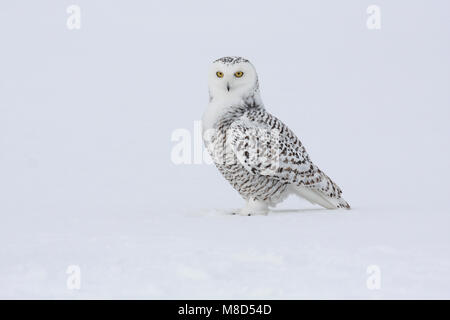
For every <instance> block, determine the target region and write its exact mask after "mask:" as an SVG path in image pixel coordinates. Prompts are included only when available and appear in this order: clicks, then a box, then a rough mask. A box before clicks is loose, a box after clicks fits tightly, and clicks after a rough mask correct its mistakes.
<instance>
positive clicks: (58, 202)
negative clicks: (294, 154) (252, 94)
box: [0, 0, 450, 299]
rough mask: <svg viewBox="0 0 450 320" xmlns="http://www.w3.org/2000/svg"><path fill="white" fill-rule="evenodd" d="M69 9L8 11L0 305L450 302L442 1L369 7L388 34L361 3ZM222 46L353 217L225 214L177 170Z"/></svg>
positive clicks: (216, 188)
mask: <svg viewBox="0 0 450 320" xmlns="http://www.w3.org/2000/svg"><path fill="white" fill-rule="evenodd" d="M70 4H72V2H70V3H69V2H64V1H63V2H61V3H56V2H54V1H39V2H37V1H4V2H2V3H1V4H0V39H2V44H1V50H0V219H1V221H0V243H1V246H0V298H12V299H16V298H32V299H37V298H48V299H53V298H63V299H82V298H126V299H128V298H139V299H145V298H148V299H165V298H170V299H175V298H186V299H188V298H189V299H197V298H262V299H266V298H275V299H278V298H287V299H299V298H301V299H303V298H305V299H309V298H320V299H327V298H358V299H361V298H368V299H381V298H386V299H392V298H407V299H413V298H427V299H428V298H439V299H442V298H447V299H448V298H450V232H449V226H450V197H449V184H448V181H450V168H449V163H450V150H449V141H450V126H449V125H448V123H449V119H450V91H449V88H450V58H449V57H450V42H449V41H448V39H449V38H450V20H449V19H448V12H450V4H449V3H447V2H444V1H437V0H436V1H406V0H403V1H395V2H392V1H382V0H380V1H377V5H379V6H380V8H381V19H382V20H381V21H382V22H381V29H380V30H369V29H367V27H366V19H367V17H368V15H367V13H366V9H367V7H368V6H369V5H370V4H372V3H369V2H367V3H366V2H364V1H356V0H354V1H345V2H336V1H331V0H330V1H320V2H317V1H312V0H311V1H303V2H298V1H281V2H278V3H277V6H274V5H273V2H269V1H267V2H266V1H246V2H242V1H237V0H230V1H228V2H227V5H224V3H223V2H219V1H217V2H216V1H206V0H205V1H189V2H185V1H164V2H162V1H161V2H145V3H144V2H140V1H123V2H120V3H119V2H111V1H106V0H98V1H82V0H80V1H77V4H78V5H79V6H80V8H81V18H82V24H81V29H80V30H68V29H67V28H66V19H67V17H68V14H67V13H66V8H67V6H69V5H70ZM24 6H25V9H24ZM405 8H406V9H407V10H406V9H405ZM218 12H220V14H218ZM262 22H264V23H262ZM226 55H239V56H243V57H246V58H248V59H249V60H250V61H251V62H252V63H253V64H254V65H255V67H256V69H257V70H258V74H259V77H260V85H261V93H262V98H263V101H264V103H265V105H266V107H267V109H268V111H269V112H271V113H273V114H274V115H276V116H277V117H279V118H280V119H281V120H283V121H284V122H285V123H286V124H287V125H288V126H289V127H290V128H291V129H292V130H293V131H294V132H295V133H296V134H297V136H298V137H299V138H300V140H301V141H302V142H303V144H304V145H305V147H306V149H307V151H308V153H309V154H310V156H311V159H312V160H313V161H314V163H316V164H317V165H318V166H319V167H320V168H322V169H323V170H324V171H325V172H326V173H327V174H329V175H330V176H331V177H332V178H333V180H335V181H336V183H338V184H339V185H340V186H341V187H342V189H343V192H344V193H343V195H344V197H345V199H346V200H347V201H348V202H349V203H350V204H351V205H352V210H350V211H348V212H347V211H327V210H323V209H320V208H319V207H316V206H313V205H311V204H309V203H307V202H305V201H302V200H301V199H298V198H295V197H293V196H291V197H290V198H288V199H287V200H286V202H284V203H282V204H281V205H280V206H278V207H277V208H276V209H275V210H274V211H272V212H270V214H269V215H268V216H255V217H242V216H233V215H230V214H229V213H230V212H232V211H233V210H234V209H236V208H240V207H241V206H242V205H243V201H242V199H240V197H239V195H238V194H237V193H236V192H235V191H234V190H233V189H232V188H231V186H229V185H228V183H227V182H226V181H225V180H224V179H223V178H222V177H221V176H220V175H219V174H218V172H217V170H216V169H215V168H214V167H213V166H212V165H207V164H204V163H202V164H194V163H193V164H181V165H176V164H174V163H173V162H172V160H171V152H172V149H173V147H174V146H175V145H176V144H177V143H178V142H176V141H171V136H172V133H173V132H174V130H176V129H186V130H188V131H189V132H190V133H191V134H192V137H191V139H192V141H191V142H192V144H193V147H192V155H191V157H190V159H192V161H193V162H194V156H195V155H196V154H197V153H196V150H198V147H199V146H201V141H199V139H198V137H196V136H195V135H194V121H196V120H199V119H200V117H201V115H202V113H203V111H204V109H205V108H206V105H207V103H208V92H207V85H206V81H207V70H208V66H209V63H210V62H212V61H213V60H214V59H216V58H219V57H222V56H226ZM197 160H198V159H197ZM71 265H76V266H79V267H80V270H81V287H80V289H79V290H77V289H75V290H70V289H68V287H67V285H66V283H67V280H68V279H69V278H70V275H68V274H66V270H67V268H68V267H69V266H71ZM373 265H375V266H377V267H378V268H379V270H380V271H381V277H380V284H381V287H380V288H379V289H376V290H371V289H369V288H368V287H367V281H368V279H371V276H373V275H371V274H368V273H367V270H368V268H369V267H370V266H373ZM369 270H370V268H369Z"/></svg>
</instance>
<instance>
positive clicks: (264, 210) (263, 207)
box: [233, 199, 269, 216]
mask: <svg viewBox="0 0 450 320" xmlns="http://www.w3.org/2000/svg"><path fill="white" fill-rule="evenodd" d="M268 213H269V204H268V203H267V202H265V201H261V200H253V199H249V200H247V202H246V204H245V207H244V208H242V209H240V210H237V211H236V212H233V214H234V215H240V216H259V215H263V216H266V215H267V214H268Z"/></svg>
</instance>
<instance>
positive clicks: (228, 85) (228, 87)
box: [227, 82, 230, 91]
mask: <svg viewBox="0 0 450 320" xmlns="http://www.w3.org/2000/svg"><path fill="white" fill-rule="evenodd" d="M227 91H230V84H229V83H228V82H227Z"/></svg>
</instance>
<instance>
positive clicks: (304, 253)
mask: <svg viewBox="0 0 450 320" xmlns="http://www.w3.org/2000/svg"><path fill="white" fill-rule="evenodd" d="M446 213H447V212H446ZM443 214H444V212H442V214H441V213H439V212H433V213H430V212H426V211H420V210H416V211H414V210H411V211H410V210H401V209H399V210H386V209H385V210H383V209H367V208H357V209H355V210H353V211H351V212H345V211H339V212H329V211H325V210H321V209H317V208H316V209H314V208H311V209H305V210H301V209H300V210H297V211H285V210H283V209H279V210H276V211H275V212H272V213H271V214H270V215H269V216H267V217H259V216H258V217H241V216H231V215H229V214H226V212H223V211H207V210H205V211H202V212H198V211H197V212H187V211H186V212H171V211H170V210H169V211H168V212H167V213H166V214H165V215H156V216H155V215H153V216H152V215H149V214H144V213H141V214H133V215H126V216H125V215H122V214H113V213H111V214H101V215H99V214H96V213H93V214H92V217H90V218H85V219H83V218H77V217H71V218H64V219H61V218H58V217H53V218H52V223H51V225H49V224H48V222H47V221H45V220H42V219H41V217H39V216H33V217H28V219H27V220H23V221H20V223H19V222H12V223H11V222H10V223H6V224H3V226H2V227H4V228H5V229H6V230H7V231H6V233H5V232H4V231H3V232H2V235H1V242H2V252H1V255H0V259H1V261H2V265H1V269H0V275H1V276H0V288H1V297H2V298H17V297H25V298H67V299H81V298H139V299H141V298H142V299H143V298H150V299H153V298H155V299H164V298H170V299H173V298H179V299H187V298H189V299H200V298H203V299H207V298H208V299H209V298H218V299H227V298H233V299H235V298H255V299H266V298H275V299H278V298H286V299H310V298H320V299H322V298H358V299H360V298H368V299H379V298H449V297H450V296H449V288H450V256H449V249H450V248H449V243H450V236H449V232H448V226H449V222H450V221H449V219H448V217H447V218H442V216H443ZM130 217H132V219H131V218H130ZM69 265H78V266H79V267H80V270H81V288H80V289H79V290H69V289H68V288H67V286H66V281H67V278H68V277H69V275H67V274H66V269H67V267H68V266H69ZM371 265H376V266H378V267H379V270H380V271H381V275H380V288H379V289H378V290H369V289H368V287H367V285H366V282H367V279H368V278H369V277H370V274H367V268H368V267H369V266H371Z"/></svg>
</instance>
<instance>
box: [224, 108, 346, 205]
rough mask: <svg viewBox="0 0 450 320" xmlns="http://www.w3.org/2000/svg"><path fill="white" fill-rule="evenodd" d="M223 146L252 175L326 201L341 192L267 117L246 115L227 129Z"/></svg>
mask: <svg viewBox="0 0 450 320" xmlns="http://www.w3.org/2000/svg"><path fill="white" fill-rule="evenodd" d="M227 144H228V145H229V146H230V148H231V149H232V151H233V153H234V155H235V156H236V159H237V161H239V162H240V163H241V164H242V165H243V167H244V168H245V169H246V170H247V171H249V172H250V173H252V174H257V175H266V176H270V177H272V178H275V179H278V180H280V181H283V182H286V183H290V184H295V185H298V186H305V187H309V188H312V189H315V190H319V191H320V192H321V193H324V194H326V195H327V196H330V197H337V198H339V197H340V195H341V193H342V191H341V189H340V188H339V187H338V186H337V185H336V184H335V183H334V182H333V181H331V179H330V178H329V177H328V176H327V175H326V174H325V173H323V172H322V171H321V170H320V169H319V168H318V167H317V166H316V165H314V164H313V163H312V161H311V160H310V158H309V155H308V153H307V152H306V149H305V147H304V146H303V145H302V143H301V142H300V140H299V139H298V138H297V137H296V135H295V134H294V133H293V132H292V131H291V130H290V129H289V128H288V127H287V126H286V125H285V124H284V123H283V122H281V121H280V120H279V119H277V118H276V117H274V116H272V115H271V114H269V113H267V112H264V113H263V114H261V113H259V114H252V113H247V114H245V115H244V116H243V117H241V118H240V119H239V120H238V121H235V122H234V123H233V124H232V125H231V126H230V132H229V133H228V134H227Z"/></svg>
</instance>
